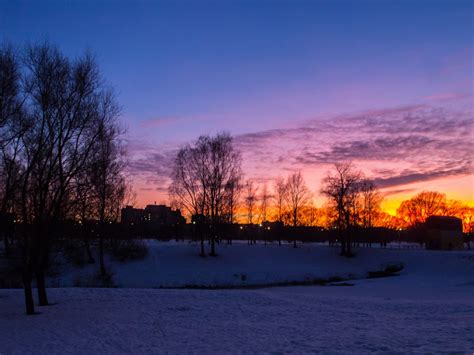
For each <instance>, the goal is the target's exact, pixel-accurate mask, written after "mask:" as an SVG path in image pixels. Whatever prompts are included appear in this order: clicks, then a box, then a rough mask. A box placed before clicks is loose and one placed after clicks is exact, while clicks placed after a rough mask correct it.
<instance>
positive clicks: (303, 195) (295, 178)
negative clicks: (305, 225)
mask: <svg viewBox="0 0 474 355" xmlns="http://www.w3.org/2000/svg"><path fill="white" fill-rule="evenodd" d="M286 189H287V194H286V195H285V196H286V202H287V204H288V208H289V210H290V211H291V219H292V224H293V227H296V226H297V225H298V223H299V220H300V216H299V213H300V212H301V209H302V207H303V206H304V205H305V204H306V203H307V202H308V200H309V198H310V192H309V189H308V188H307V186H306V183H305V182H304V179H303V176H302V175H301V172H297V173H294V174H291V175H290V176H288V179H287V181H286ZM293 247H294V248H296V238H295V239H294V240H293Z"/></svg>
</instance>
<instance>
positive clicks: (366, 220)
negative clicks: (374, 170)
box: [359, 179, 383, 228]
mask: <svg viewBox="0 0 474 355" xmlns="http://www.w3.org/2000/svg"><path fill="white" fill-rule="evenodd" d="M359 191H360V199H361V211H360V220H361V224H362V227H364V228H371V227H373V226H374V222H375V221H376V220H377V217H378V216H379V214H380V212H381V208H380V204H381V203H382V199H383V197H382V195H381V194H380V192H379V191H378V189H377V187H376V186H375V183H374V182H373V181H372V180H369V179H362V180H361V181H360V187H359Z"/></svg>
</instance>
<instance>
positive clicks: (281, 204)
mask: <svg viewBox="0 0 474 355" xmlns="http://www.w3.org/2000/svg"><path fill="white" fill-rule="evenodd" d="M273 191H274V192H275V204H276V212H277V220H278V222H280V224H283V215H284V214H285V201H286V195H287V193H288V189H287V186H286V183H285V180H284V179H283V178H282V177H279V178H277V179H276V181H275V185H274V187H273ZM278 245H280V246H281V231H279V233H278Z"/></svg>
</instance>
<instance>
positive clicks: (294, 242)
mask: <svg viewBox="0 0 474 355" xmlns="http://www.w3.org/2000/svg"><path fill="white" fill-rule="evenodd" d="M293 248H296V237H295V239H293Z"/></svg>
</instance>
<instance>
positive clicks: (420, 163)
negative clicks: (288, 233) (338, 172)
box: [0, 1, 474, 214]
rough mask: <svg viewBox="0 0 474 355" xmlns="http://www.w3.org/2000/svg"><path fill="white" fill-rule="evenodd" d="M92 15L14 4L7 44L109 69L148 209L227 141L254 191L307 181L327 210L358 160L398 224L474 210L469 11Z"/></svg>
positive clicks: (161, 6) (208, 6) (92, 7)
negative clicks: (178, 155) (438, 209)
mask: <svg viewBox="0 0 474 355" xmlns="http://www.w3.org/2000/svg"><path fill="white" fill-rule="evenodd" d="M79 4H80V3H79V2H74V1H73V2H70V3H67V4H66V3H54V2H46V3H44V4H41V5H39V4H37V3H34V2H29V1H25V2H23V1H20V2H18V6H9V5H8V4H5V5H4V6H3V13H4V14H5V17H4V19H3V20H4V21H2V24H0V29H1V33H2V39H3V40H7V41H11V42H14V43H15V44H16V45H18V46H20V47H21V46H23V45H26V44H28V43H31V42H35V41H50V42H51V43H54V44H57V45H59V46H60V47H61V48H62V49H64V50H65V53H67V54H71V55H72V56H77V55H79V54H80V53H81V52H83V51H84V50H87V51H90V52H91V53H93V55H94V56H95V57H96V58H97V59H98V62H99V63H100V65H101V67H103V69H104V75H105V77H106V78H107V82H108V84H110V85H112V86H113V87H114V88H115V91H116V93H117V96H118V99H119V100H120V104H121V108H122V110H121V116H120V120H121V122H122V126H123V127H124V128H125V129H126V133H125V134H124V135H123V139H124V140H125V142H126V144H125V146H126V150H127V159H128V161H129V168H128V175H129V179H130V181H131V183H132V185H133V186H134V192H135V194H136V200H135V202H136V205H137V206H138V207H144V206H145V205H147V204H153V203H155V202H157V203H166V204H169V203H170V199H169V196H168V186H169V183H170V181H171V179H170V170H171V166H172V161H173V155H174V154H175V152H176V151H177V150H178V149H179V147H180V146H181V145H183V144H185V143H190V142H193V141H195V140H196V139H197V138H198V137H199V136H200V135H202V134H215V133H217V132H224V131H225V132H229V133H230V134H231V135H233V136H234V141H235V144H236V148H237V149H238V150H240V151H241V153H242V156H243V169H244V174H245V178H247V179H253V180H255V181H256V182H257V183H261V182H265V181H267V182H271V181H272V180H274V179H275V178H276V177H278V176H282V177H286V176H287V175H288V174H289V173H290V172H295V171H301V172H302V174H303V176H304V177H305V180H306V182H307V184H308V187H309V188H310V190H311V191H312V192H313V199H314V204H315V205H316V206H320V205H322V204H323V203H324V198H323V197H322V196H321V195H320V194H319V190H320V187H321V179H322V177H323V176H324V175H325V174H326V172H327V171H328V170H330V168H331V166H332V165H333V164H335V163H338V162H345V161H352V162H353V163H354V165H355V167H356V168H357V169H359V170H361V171H362V172H363V173H364V174H365V175H366V176H367V177H368V178H371V179H374V181H376V182H377V184H378V185H379V188H380V189H381V192H382V193H383V194H384V195H385V201H384V203H383V208H384V210H385V211H386V212H389V213H390V214H394V213H395V211H396V208H397V207H398V204H399V203H400V202H401V201H402V200H406V199H408V198H410V197H412V196H414V195H416V194H417V193H419V192H421V191H425V190H432V191H439V192H441V193H444V194H446V196H447V198H448V199H456V200H460V201H462V202H463V203H465V204H467V205H469V206H471V207H472V206H474V180H473V169H472V160H471V156H470V155H471V153H472V151H473V149H474V144H473V143H472V142H473V141H474V133H473V132H474V131H473V116H474V109H473V104H472V102H473V87H472V61H471V60H472V51H473V48H474V44H473V42H472V36H471V35H472V27H470V21H469V19H472V11H469V9H471V10H472V4H469V2H463V1H455V2H453V3H449V2H443V1H433V2H430V3H428V2H423V1H421V2H413V3H410V2H406V1H396V2H392V3H388V4H380V3H376V2H373V1H362V2H359V3H357V5H356V4H355V2H350V1H346V2H334V3H331V2H326V1H321V2H318V1H316V2H310V1H308V2H300V3H299V4H298V6H290V5H289V4H288V3H285V2H280V3H276V4H274V5H273V4H272V5H270V3H266V2H260V3H257V4H252V3H249V2H245V1H242V2H239V1H236V2H233V1H229V2H220V3H217V2H212V1H209V2H208V1H204V2H202V3H200V4H199V5H197V4H192V3H187V2H177V3H173V2H163V3H147V4H145V3H139V5H137V6H133V5H131V3H124V4H123V6H122V7H120V8H118V7H113V6H111V7H109V6H108V4H109V3H108V2H98V3H95V4H94V3H92V2H85V3H84V6H79ZM466 10H467V11H466ZM350 11H352V12H353V14H352V15H351V16H349V15H347V14H348V13H349V12H350ZM59 13H60V14H61V16H56V15H55V14H59ZM151 13H153V17H152V16H151ZM374 16H376V20H373V18H374ZM51 18H54V21H49V19H51ZM332 18H334V19H335V18H337V19H338V21H339V22H340V23H343V24H344V26H342V27H338V26H335V25H334V23H333V22H332V21H331V19H332ZM137 19H140V20H137ZM241 19H244V20H245V21H246V26H245V28H244V29H243V28H242V27H241V24H240V20H241ZM371 21H377V22H376V23H377V30H376V31H374V30H373V23H372V22H371ZM441 22H444V23H449V26H440V25H439V24H440V23H441ZM24 23H28V24H29V27H30V30H29V31H24V30H21V25H22V24H24ZM75 23H86V24H87V27H86V28H84V30H83V31H80V30H77V29H76V27H73V24H75ZM127 23H133V24H134V26H133V32H127V30H126V28H127V26H126V24H127ZM122 24H124V25H123V26H122ZM346 31H351V37H350V39H349V37H346V36H345V35H346ZM93 32H97V33H98V36H89V34H91V33H93ZM329 33H330V37H328V36H327V35H325V34H329ZM66 38H67V39H66ZM329 38H330V39H329ZM118 39H120V40H118ZM72 43H74V44H73V45H72ZM122 44H127V45H128V47H127V48H122V47H121V46H122ZM349 53H351V54H350V55H348V54H349ZM269 185H271V184H269ZM270 188H271V186H270Z"/></svg>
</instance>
